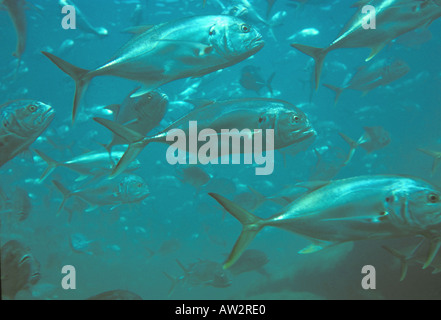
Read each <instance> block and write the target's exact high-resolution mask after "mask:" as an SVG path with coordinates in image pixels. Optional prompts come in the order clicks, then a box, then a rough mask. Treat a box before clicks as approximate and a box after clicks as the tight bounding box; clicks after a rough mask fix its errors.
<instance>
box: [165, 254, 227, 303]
mask: <svg viewBox="0 0 441 320" xmlns="http://www.w3.org/2000/svg"><path fill="white" fill-rule="evenodd" d="M176 262H177V263H178V265H179V266H180V267H181V268H182V270H184V275H183V276H180V277H179V278H174V277H172V276H170V275H169V274H167V273H166V272H164V274H165V276H166V277H167V278H169V279H170V280H171V281H172V286H171V288H170V290H169V293H168V295H169V296H170V295H171V294H172V293H173V291H174V289H175V287H176V285H178V284H179V283H184V284H186V285H189V286H190V287H196V286H211V287H215V288H226V287H229V286H230V285H231V279H230V274H229V272H228V271H225V270H223V269H222V264H220V263H218V262H214V261H209V260H200V261H198V262H196V263H193V264H191V265H189V266H188V267H185V266H184V265H183V264H182V263H181V262H180V261H179V260H177V259H176Z"/></svg>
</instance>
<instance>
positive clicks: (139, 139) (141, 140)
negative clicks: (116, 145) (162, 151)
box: [93, 118, 150, 179]
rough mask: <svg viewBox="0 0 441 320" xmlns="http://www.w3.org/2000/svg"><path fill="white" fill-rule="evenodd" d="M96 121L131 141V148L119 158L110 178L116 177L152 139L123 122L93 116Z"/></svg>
mask: <svg viewBox="0 0 441 320" xmlns="http://www.w3.org/2000/svg"><path fill="white" fill-rule="evenodd" d="M93 120H95V121H96V122H98V123H99V124H101V125H103V126H104V127H106V128H107V129H109V130H110V131H112V132H113V133H114V134H117V135H118V136H120V137H122V138H124V139H125V140H127V142H128V143H129V148H128V149H127V151H126V152H125V153H124V155H123V156H122V157H121V159H120V160H119V162H118V164H117V165H116V166H115V168H114V169H113V172H112V174H111V175H110V178H111V179H112V178H115V177H116V176H117V175H119V174H121V173H122V172H124V171H125V170H126V169H127V167H128V166H129V164H130V163H131V162H132V161H133V160H135V159H136V157H137V156H138V155H139V153H140V152H141V151H142V150H143V149H144V148H145V147H146V146H147V144H149V142H150V140H149V139H147V138H145V137H144V136H143V135H142V134H140V133H138V132H136V131H133V130H131V129H129V128H127V127H125V126H123V125H122V124H119V123H117V122H114V121H110V120H107V119H103V118H93Z"/></svg>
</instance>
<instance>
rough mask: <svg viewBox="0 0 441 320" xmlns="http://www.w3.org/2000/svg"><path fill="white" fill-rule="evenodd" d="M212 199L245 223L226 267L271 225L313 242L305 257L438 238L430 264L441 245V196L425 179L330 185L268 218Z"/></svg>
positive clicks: (350, 181)
mask: <svg viewBox="0 0 441 320" xmlns="http://www.w3.org/2000/svg"><path fill="white" fill-rule="evenodd" d="M210 196H212V197H213V198H214V199H216V201H218V202H219V203H220V204H221V205H222V206H223V207H224V208H225V210H227V211H228V212H229V213H230V214H232V215H233V216H234V217H235V218H236V219H238V220H239V221H240V222H241V223H242V225H243V230H242V233H241V235H240V237H239V239H238V240H237V242H236V244H235V245H234V248H233V250H232V252H231V253H230V255H229V257H228V259H227V260H226V262H225V264H224V268H229V267H231V266H232V265H233V264H234V263H235V262H236V261H237V260H238V259H239V257H240V256H241V254H242V252H243V251H244V250H245V249H246V248H247V246H248V245H249V244H250V243H251V241H252V240H253V239H254V237H255V236H256V235H257V234H258V233H259V231H260V230H262V229H263V228H264V227H267V226H271V227H277V228H281V229H284V230H287V231H290V232H293V233H297V234H300V235H302V236H304V237H306V238H308V239H309V240H311V241H312V244H311V245H310V246H309V247H307V248H305V249H303V250H301V251H300V253H311V252H316V251H319V250H321V249H324V248H326V247H329V246H333V245H337V244H340V243H344V242H348V241H356V240H365V239H385V238H398V237H406V236H415V235H423V236H425V237H427V238H429V239H431V240H433V246H432V250H431V253H430V255H429V257H428V261H429V264H430V262H431V260H433V257H434V253H435V254H436V252H437V251H438V249H439V245H440V244H441V241H439V235H440V233H441V192H440V191H439V190H438V189H437V188H435V187H434V186H432V185H431V184H429V183H427V182H425V181H423V180H420V179H415V178H408V177H402V176H393V175H390V176H388V175H379V176H362V177H355V178H349V179H343V180H336V181H332V182H328V183H326V182H325V183H323V185H322V187H318V188H316V189H315V190H313V191H312V192H310V193H307V194H305V195H304V196H302V197H300V198H299V199H297V200H295V201H294V202H292V203H291V204H289V205H288V206H286V207H284V208H283V209H282V210H281V211H280V212H279V213H277V214H275V215H273V216H272V217H270V218H268V219H261V218H259V217H257V216H255V215H253V214H252V213H250V212H248V211H246V210H244V209H242V208H241V207H239V206H238V205H237V204H235V203H234V202H232V201H230V200H228V199H226V198H224V197H222V196H220V195H218V194H215V193H210ZM437 239H438V240H437Z"/></svg>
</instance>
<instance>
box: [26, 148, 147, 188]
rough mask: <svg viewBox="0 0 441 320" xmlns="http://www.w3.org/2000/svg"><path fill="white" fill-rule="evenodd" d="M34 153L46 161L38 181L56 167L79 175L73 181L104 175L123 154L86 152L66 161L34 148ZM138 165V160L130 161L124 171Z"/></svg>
mask: <svg viewBox="0 0 441 320" xmlns="http://www.w3.org/2000/svg"><path fill="white" fill-rule="evenodd" d="M34 151H35V153H36V154H37V155H38V156H39V157H40V158H41V159H43V160H44V161H45V162H46V163H47V168H46V169H45V171H44V172H43V173H42V175H41V177H40V179H39V180H40V182H42V181H44V180H45V179H46V178H47V177H48V176H49V175H50V174H51V173H52V172H53V171H54V170H55V169H56V168H58V167H64V168H68V169H69V170H72V171H74V172H76V173H78V174H80V176H79V177H78V178H77V179H76V180H75V181H77V182H78V181H82V180H84V179H87V178H90V177H93V178H94V179H98V178H100V177H103V176H104V175H108V174H110V172H112V170H113V168H114V167H115V164H116V163H118V161H119V160H120V159H121V157H122V156H123V155H124V152H122V151H113V152H112V153H111V154H110V155H109V153H108V152H96V151H92V152H88V153H86V154H83V155H81V156H78V157H74V158H72V159H70V160H67V161H56V160H54V159H52V158H51V157H49V156H48V155H46V154H45V153H43V152H42V151H40V150H37V149H34ZM139 167H140V163H139V161H138V160H134V161H133V162H131V164H130V166H129V167H128V168H127V170H126V172H132V171H135V170H137V169H138V168H139Z"/></svg>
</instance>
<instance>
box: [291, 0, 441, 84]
mask: <svg viewBox="0 0 441 320" xmlns="http://www.w3.org/2000/svg"><path fill="white" fill-rule="evenodd" d="M418 2H419V1H418ZM420 3H421V2H420ZM368 4H369V5H373V6H374V7H375V10H376V27H375V29H371V30H365V29H364V27H363V26H364V23H365V19H366V14H364V13H363V7H364V5H368ZM354 7H358V9H357V12H356V13H355V14H354V16H353V17H352V18H351V19H350V20H349V22H348V23H347V24H346V26H345V27H344V28H343V30H342V31H341V32H340V34H339V36H338V37H337V38H336V39H335V40H334V41H333V42H332V43H331V44H330V45H329V46H327V47H325V48H316V47H311V46H306V45H303V44H298V43H293V44H291V46H292V47H293V48H295V49H297V50H299V51H301V52H303V53H304V54H306V55H308V56H310V57H312V58H313V59H314V61H315V86H316V90H317V89H318V87H319V84H320V76H321V73H322V69H323V63H324V60H325V58H326V56H327V55H328V53H329V52H331V51H333V50H336V49H341V48H365V47H367V48H370V49H371V53H370V55H369V57H368V58H367V59H366V61H370V60H371V59H373V58H374V57H375V56H376V55H377V54H378V53H379V52H380V51H381V50H382V49H383V48H384V47H385V46H386V45H387V44H388V43H390V42H391V41H392V40H394V39H395V38H397V37H399V36H401V35H403V34H405V33H407V32H410V31H412V30H415V29H417V28H419V27H422V26H424V25H428V24H430V23H432V22H433V21H434V20H436V19H438V18H439V17H441V7H440V6H439V5H437V4H435V3H433V2H432V1H426V2H424V5H421V7H418V12H416V11H415V10H416V8H415V1H405V2H402V1H401V0H371V1H360V2H359V3H357V5H354Z"/></svg>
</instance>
